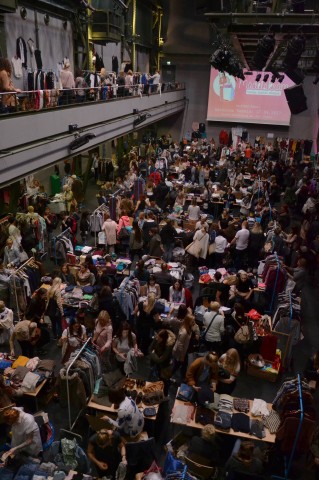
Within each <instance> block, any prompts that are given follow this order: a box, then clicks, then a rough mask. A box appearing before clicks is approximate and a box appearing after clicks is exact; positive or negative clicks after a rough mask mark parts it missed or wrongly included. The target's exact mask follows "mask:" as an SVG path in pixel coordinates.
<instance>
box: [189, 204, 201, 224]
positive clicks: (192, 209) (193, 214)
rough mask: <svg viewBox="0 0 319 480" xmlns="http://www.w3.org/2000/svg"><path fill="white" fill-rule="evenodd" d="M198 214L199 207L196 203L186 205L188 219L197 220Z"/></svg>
mask: <svg viewBox="0 0 319 480" xmlns="http://www.w3.org/2000/svg"><path fill="white" fill-rule="evenodd" d="M199 216H200V208H199V206H198V205H195V206H194V205H190V206H189V207H188V220H196V222H197V221H198V220H199Z"/></svg>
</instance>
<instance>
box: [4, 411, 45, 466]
mask: <svg viewBox="0 0 319 480" xmlns="http://www.w3.org/2000/svg"><path fill="white" fill-rule="evenodd" d="M14 410H18V411H19V419H18V421H17V422H16V423H15V424H14V425H12V440H11V446H12V447H17V446H18V445H21V444H22V443H24V442H25V441H26V440H27V437H28V436H29V435H32V436H33V438H32V443H31V445H28V446H27V447H24V448H23V449H22V452H25V453H27V454H29V455H30V456H31V457H37V456H38V455H39V453H40V452H42V450H43V449H42V442H41V436H40V430H39V427H38V425H37V424H36V422H35V420H34V417H33V415H30V414H29V413H25V412H24V411H23V410H22V409H21V408H16V407H14Z"/></svg>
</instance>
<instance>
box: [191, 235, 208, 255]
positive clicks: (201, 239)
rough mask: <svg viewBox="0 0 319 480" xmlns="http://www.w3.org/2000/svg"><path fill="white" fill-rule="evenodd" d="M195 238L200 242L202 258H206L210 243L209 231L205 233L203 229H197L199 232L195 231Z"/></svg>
mask: <svg viewBox="0 0 319 480" xmlns="http://www.w3.org/2000/svg"><path fill="white" fill-rule="evenodd" d="M193 240H194V241H195V240H196V241H197V242H198V243H199V244H200V247H201V252H200V255H199V256H200V258H206V257H207V250H208V244H209V235H208V233H203V232H202V231H201V230H197V232H195V235H194V237H193Z"/></svg>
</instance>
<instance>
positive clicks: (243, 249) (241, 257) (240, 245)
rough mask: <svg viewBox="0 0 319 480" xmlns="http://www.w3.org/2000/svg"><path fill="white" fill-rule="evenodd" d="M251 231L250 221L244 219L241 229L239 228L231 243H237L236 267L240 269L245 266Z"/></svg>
mask: <svg viewBox="0 0 319 480" xmlns="http://www.w3.org/2000/svg"><path fill="white" fill-rule="evenodd" d="M249 235H250V232H249V230H248V222H247V221H244V222H243V223H242V224H241V230H239V231H238V232H237V233H236V235H235V238H233V240H232V241H231V243H230V244H231V245H234V244H236V249H235V250H236V256H235V268H236V269H237V270H240V269H241V268H243V267H244V261H245V256H246V254H247V249H248V242H249Z"/></svg>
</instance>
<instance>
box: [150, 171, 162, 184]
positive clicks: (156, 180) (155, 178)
mask: <svg viewBox="0 0 319 480" xmlns="http://www.w3.org/2000/svg"><path fill="white" fill-rule="evenodd" d="M150 178H151V179H152V180H153V182H154V185H155V186H157V185H158V184H159V183H160V181H161V174H160V173H159V172H153V173H151V174H150Z"/></svg>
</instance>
